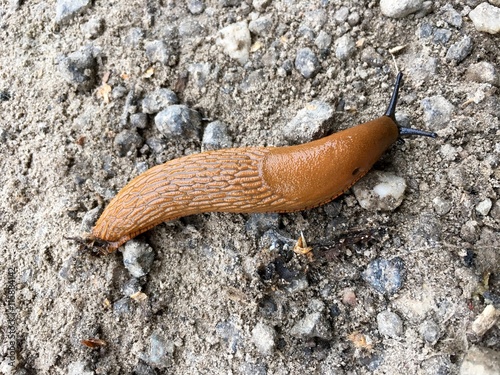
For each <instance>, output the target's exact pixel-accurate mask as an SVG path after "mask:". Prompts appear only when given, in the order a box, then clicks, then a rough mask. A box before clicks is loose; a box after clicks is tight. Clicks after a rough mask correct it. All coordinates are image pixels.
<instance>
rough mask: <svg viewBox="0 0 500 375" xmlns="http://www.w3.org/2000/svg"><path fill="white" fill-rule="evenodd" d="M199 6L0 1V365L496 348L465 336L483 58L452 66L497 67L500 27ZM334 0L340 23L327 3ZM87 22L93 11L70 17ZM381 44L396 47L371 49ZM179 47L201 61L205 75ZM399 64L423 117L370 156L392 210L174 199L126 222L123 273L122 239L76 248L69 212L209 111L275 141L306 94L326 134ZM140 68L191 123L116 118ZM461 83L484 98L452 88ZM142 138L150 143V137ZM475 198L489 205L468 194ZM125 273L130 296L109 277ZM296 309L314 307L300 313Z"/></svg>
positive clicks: (492, 151)
mask: <svg viewBox="0 0 500 375" xmlns="http://www.w3.org/2000/svg"><path fill="white" fill-rule="evenodd" d="M194 3H195V2H191V3H190V4H191V6H192V10H193V9H196V7H195V6H194V5H193V4H194ZM262 3H265V2H262V1H257V2H254V4H262ZM204 4H205V8H204V10H202V11H201V13H199V14H193V13H192V10H191V11H189V10H188V8H187V6H186V4H185V3H184V2H174V1H163V2H156V1H127V2H125V1H123V2H102V1H95V2H94V3H93V4H91V5H89V6H88V7H87V8H85V9H83V10H82V11H81V12H79V13H77V14H75V15H74V16H73V17H72V18H69V19H67V20H64V21H63V22H60V23H56V18H55V17H56V16H55V15H56V4H55V2H54V1H50V2H41V1H26V2H24V3H16V2H7V1H6V0H4V1H2V2H1V5H0V29H1V33H0V43H1V44H0V98H1V99H0V111H1V116H0V157H1V160H0V162H1V163H0V165H1V171H2V173H1V176H0V187H1V189H0V249H1V253H2V259H3V262H2V266H1V273H0V274H1V280H2V285H5V286H6V289H5V294H4V296H5V298H2V309H1V310H0V317H1V319H2V326H7V325H8V324H9V322H10V323H12V316H15V324H14V326H15V335H11V334H7V331H5V330H4V331H3V332H2V334H1V335H3V336H1V337H2V346H1V348H2V349H1V352H0V354H1V357H0V371H1V372H3V373H12V374H68V373H70V374H131V373H136V374H155V373H157V374H160V373H172V374H266V373H267V374H303V373H311V374H368V373H374V374H399V373H406V374H457V373H458V371H459V368H460V365H461V363H462V360H463V358H464V356H465V354H466V353H467V351H468V349H469V347H470V346H471V345H472V344H475V345H478V346H480V347H485V348H490V349H494V350H499V348H500V341H499V340H500V332H499V327H498V325H496V326H494V327H493V328H491V329H490V330H488V331H487V332H486V333H485V334H484V335H483V336H482V337H472V336H471V335H470V334H469V332H470V327H471V323H472V322H473V321H474V319H476V317H477V316H478V314H479V313H481V312H482V311H483V309H484V308H485V306H486V304H487V303H491V300H495V298H496V303H497V304H498V298H499V296H500V273H499V272H500V269H499V264H500V263H499V234H498V230H499V227H500V207H499V203H498V199H499V194H500V190H499V189H500V184H499V176H500V173H499V169H498V166H499V163H500V137H499V135H500V130H499V114H500V103H499V98H498V90H497V87H496V86H495V85H496V84H498V75H497V82H496V83H494V84H493V85H492V84H486V86H484V83H477V82H475V80H474V78H471V76H470V75H468V74H467V71H468V69H469V67H470V66H472V65H473V64H476V63H478V62H480V61H486V62H489V63H490V64H492V65H493V66H496V67H497V68H498V63H499V54H498V46H499V39H498V35H497V36H495V35H490V34H487V33H481V32H478V31H476V30H475V29H474V26H473V24H472V23H471V21H470V20H469V19H468V18H467V16H466V14H467V10H468V9H470V8H473V7H474V6H475V5H477V3H476V2H474V1H471V2H470V3H468V4H467V5H465V4H463V3H461V2H452V3H450V4H451V5H452V6H453V7H454V8H455V10H456V11H458V12H459V13H461V12H462V14H463V17H462V19H463V24H462V25H461V26H459V27H453V26H450V25H448V24H447V23H446V22H445V21H444V20H443V19H444V16H443V12H442V11H440V9H441V7H442V6H444V5H445V4H446V3H445V2H434V3H433V8H432V9H430V10H429V12H428V13H427V14H425V12H424V13H422V14H420V16H418V17H416V16H415V15H410V16H407V17H404V18H402V19H389V18H386V17H384V16H383V15H382V14H381V12H380V9H379V6H378V2H367V1H349V2H338V3H336V2H329V1H322V2H319V1H318V2H314V3H310V2H307V1H297V2H293V1H281V2H269V5H267V6H263V10H260V11H257V10H256V9H255V7H256V6H257V5H255V6H254V5H252V4H251V3H250V2H247V3H245V2H240V1H215V0H210V1H205V2H204ZM231 4H235V5H231ZM195 5H196V4H195ZM225 5H228V6H225ZM341 6H343V7H346V8H347V9H348V11H349V12H348V13H349V14H350V15H352V14H354V13H357V14H358V15H359V19H358V21H357V22H356V20H355V19H354V20H353V19H350V20H349V22H351V23H352V25H351V24H350V23H349V22H348V21H346V20H345V18H344V19H342V17H341V14H339V13H341V12H339V10H340V8H341ZM264 15H265V16H269V17H270V19H271V20H272V24H271V26H270V27H268V29H266V30H265V31H263V32H261V34H260V35H258V34H256V33H255V32H252V34H251V38H252V39H251V44H252V47H251V48H250V55H249V59H248V61H247V62H246V63H245V64H244V65H242V64H241V63H240V62H238V61H236V60H234V59H232V58H230V57H229V56H228V55H227V54H226V53H225V52H224V50H223V48H222V47H220V46H218V45H216V38H217V33H218V31H219V30H220V29H222V28H223V27H225V26H228V25H230V24H232V23H235V22H239V21H250V20H253V19H256V18H258V17H260V16H264ZM336 18H337V20H336ZM89 22H90V24H89ZM423 24H428V25H430V26H431V27H432V28H433V29H434V30H436V29H440V28H441V29H445V30H448V31H449V37H450V39H449V41H447V42H445V43H436V42H433V40H432V36H431V37H430V38H429V37H422V27H423V26H422V25H423ZM92 25H100V26H99V27H97V28H94V29H97V31H96V30H94V31H90V32H89V31H88V30H89V29H90V26H92ZM193 25H194V26H193ZM186 30H187V31H186ZM321 31H323V32H324V33H326V34H327V35H329V36H331V37H332V42H331V44H330V45H328V46H327V48H319V47H318V45H317V43H315V40H316V38H317V37H318V35H319V34H320V32H321ZM141 32H142V35H143V36H142V37H137V38H135V37H133V35H136V34H134V33H139V34H141ZM139 34H137V35H139ZM345 34H348V35H350V36H351V37H352V39H353V40H354V41H355V42H356V43H357V45H356V47H355V50H354V51H353V53H352V54H351V55H350V56H349V57H348V58H346V59H343V60H341V59H339V58H337V57H336V55H335V50H336V47H335V42H336V40H338V39H339V38H340V37H341V36H342V35H345ZM131 35H132V36H131ZM464 35H467V36H469V37H470V38H471V40H472V43H473V49H472V51H471V52H470V53H469V54H468V55H467V57H465V59H463V61H461V62H459V63H456V62H452V61H449V60H447V58H446V53H447V50H448V48H449V47H450V46H451V45H453V44H454V43H456V42H459V41H460V40H461V39H462V38H463V36H464ZM154 40H163V41H165V43H166V45H167V47H168V49H169V51H171V54H170V55H169V59H168V61H164V62H154V61H151V59H152V58H151V56H149V57H148V56H147V54H146V46H147V44H148V42H150V41H154ZM397 46H403V47H404V48H402V49H401V50H400V51H398V52H395V53H394V55H391V54H390V53H389V50H390V49H391V48H394V47H397ZM305 47H309V48H311V50H312V51H313V52H314V53H315V55H316V56H317V58H318V61H319V65H320V66H319V67H318V72H317V74H315V75H314V76H313V77H311V78H304V77H303V76H302V75H301V74H300V73H299V71H298V70H297V69H296V68H295V66H294V64H295V63H294V61H295V56H296V54H297V51H298V50H299V49H301V48H305ZM372 48H373V49H374V50H373V49H372ZM78 51H90V52H89V54H90V55H91V57H90V60H92V63H91V64H90V65H89V67H87V68H86V70H84V74H85V77H87V78H88V77H90V78H91V79H90V80H87V79H86V78H85V79H84V81H82V82H78V79H77V78H75V76H71V77H69V78H68V77H67V72H68V71H70V72H72V74H76V73H75V72H74V71H72V70H71V69H72V68H71V67H70V68H69V69H66V76H65V73H64V61H65V60H64V59H65V58H67V57H68V56H70V55H71V54H72V53H74V52H78ZM374 58H377V59H378V58H380V61H374V60H373V59H374ZM153 60H154V59H153ZM194 63H206V64H208V66H209V68H208V74H207V76H206V77H204V79H203V82H200V76H199V75H196V74H193V70H192V65H193V64H194ZM396 66H397V67H396ZM429 66H430V67H431V68H430V72H429V71H427V70H426V69H427V68H426V67H429ZM190 69H191V73H190ZM397 69H399V70H401V71H402V72H404V73H405V83H404V86H403V88H402V93H401V99H400V101H399V107H398V114H399V115H402V114H404V115H406V117H407V119H409V121H410V124H411V125H412V126H413V127H415V128H420V129H426V130H431V131H436V132H437V133H438V135H439V137H438V138H437V139H430V138H412V139H408V140H407V141H406V142H405V143H404V144H395V145H394V146H393V147H392V148H391V149H390V150H389V151H388V152H387V153H386V154H385V155H384V156H383V158H382V159H381V160H380V161H379V162H378V163H377V164H376V165H375V168H376V169H378V170H382V171H387V172H392V173H394V174H395V175H397V176H400V177H403V178H404V179H405V180H406V184H407V188H406V192H405V196H404V200H403V203H402V204H401V205H400V206H399V207H398V208H397V209H395V210H393V211H390V212H377V211H375V210H373V211H367V210H365V209H363V208H361V207H360V206H359V204H358V203H357V201H356V198H355V196H354V195H353V194H352V193H349V192H348V193H347V194H345V195H344V196H342V197H340V198H339V199H337V200H335V201H334V202H331V203H329V204H327V205H325V206H322V207H319V208H316V209H312V210H308V211H303V212H298V213H290V214H279V215H278V214H275V215H264V216H255V215H243V214H222V213H210V214H200V215H196V216H190V217H186V218H182V219H179V220H175V221H172V222H168V223H165V224H161V225H159V226H157V227H156V228H154V229H152V230H150V231H148V232H147V233H145V234H144V235H141V236H140V237H139V238H138V241H140V242H142V243H148V244H149V245H150V246H151V247H152V248H153V250H154V254H155V260H154V263H153V266H152V268H151V270H150V271H149V273H148V274H147V275H146V276H143V277H142V278H140V280H138V281H137V280H132V281H131V278H132V276H131V275H130V274H129V272H128V271H127V269H126V268H125V266H124V264H123V259H122V253H121V251H118V252H116V253H113V254H111V255H107V256H102V257H95V256H92V255H89V254H88V253H85V252H82V251H81V248H80V246H79V245H78V244H77V243H75V242H74V241H71V240H67V239H65V238H64V237H65V236H82V235H83V232H84V231H85V230H88V229H89V228H85V227H82V220H83V218H84V216H85V214H86V213H88V212H89V211H90V210H92V209H94V208H96V207H100V208H101V209H102V208H104V207H105V206H106V204H107V203H108V202H109V200H110V199H111V198H112V197H113V196H114V195H115V194H116V193H117V192H118V190H119V189H121V188H122V187H123V186H125V184H126V183H127V182H128V181H130V179H131V178H132V177H133V176H136V175H138V174H139V173H140V172H141V171H143V170H144V168H145V167H152V166H154V165H156V164H160V163H163V162H165V161H167V160H170V159H172V158H176V157H180V156H183V155H188V154H192V153H197V152H200V151H201V135H202V134H203V129H204V127H205V126H206V125H207V123H208V122H210V121H213V120H221V121H222V122H224V123H225V124H226V125H227V128H228V132H229V134H230V136H231V137H232V140H233V146H234V147H240V146H280V145H284V144H286V143H287V141H285V139H284V137H283V135H282V129H283V127H284V126H285V125H286V124H287V123H288V122H289V121H290V120H291V119H292V118H293V117H294V116H295V115H296V113H297V112H298V111H299V110H300V109H302V108H303V107H304V106H305V105H306V104H307V103H308V102H310V101H311V100H313V99H318V100H322V101H324V102H327V103H329V104H330V105H331V106H332V107H333V108H334V109H335V113H334V121H333V122H332V123H331V124H330V127H329V129H328V132H333V131H336V130H339V129H343V128H347V127H351V126H353V125H355V124H359V123H362V122H365V121H368V120H371V119H374V118H377V117H379V116H380V115H381V114H382V113H383V112H384V111H385V109H386V106H387V103H388V100H389V96H390V93H391V90H392V86H393V83H394V79H395V76H396V73H397ZM497 74H498V73H497ZM103 82H104V83H105V84H104V83H103ZM481 85H483V86H481ZM160 87H165V88H169V89H171V90H173V91H174V92H175V93H176V94H177V96H178V98H179V103H180V104H185V105H187V106H189V107H190V108H192V109H195V110H197V111H198V112H199V113H200V114H201V115H202V117H203V123H202V128H201V130H200V132H199V134H194V135H190V136H181V137H169V138H166V137H164V136H163V135H162V134H160V133H159V132H158V129H157V128H156V127H155V123H154V115H148V123H147V126H146V127H145V128H144V129H133V127H132V126H131V124H130V120H128V119H129V118H130V115H131V114H133V113H140V112H141V111H142V106H141V105H142V104H141V101H142V99H143V98H144V97H145V95H147V94H148V93H151V92H153V91H154V90H156V89H158V88H160ZM108 88H109V89H111V92H110V93H109V94H107V92H106V90H107V89H108ZM478 90H480V91H481V90H482V91H481V93H483V94H484V95H480V97H479V99H477V97H475V98H476V99H477V100H475V101H474V100H468V99H469V98H471V97H474V94H475V93H477V92H478ZM436 95H440V96H442V97H444V98H445V99H446V100H447V101H448V102H449V103H451V104H452V106H453V111H452V113H451V115H450V119H449V121H446V123H444V124H441V125H439V126H437V125H436V126H435V127H434V128H433V127H432V126H433V125H432V124H433V123H432V122H431V121H426V120H425V116H424V111H425V108H424V107H423V106H422V104H421V103H422V100H424V99H425V98H429V97H433V96H436ZM107 99H109V100H107ZM123 130H130V131H133V132H134V133H135V134H138V135H139V136H140V138H139V139H138V140H137V141H136V143H135V145H136V146H137V147H136V146H134V147H133V148H132V149H131V150H130V151H129V152H125V154H124V155H123V156H121V153H120V149H119V148H118V147H117V146H116V144H115V139H116V136H117V134H119V133H120V132H122V131H123ZM152 139H153V140H160V141H162V142H164V146H165V147H164V148H163V149H160V150H159V151H158V150H157V149H153V147H151V146H150V144H153V143H151V140H152ZM143 141H145V143H144V142H143ZM148 141H149V142H148ZM144 144H146V145H149V146H147V147H145V146H144ZM485 201H486V206H488V204H489V203H488V202H490V203H491V204H492V208H491V209H488V210H485V209H483V208H482V207H483V206H479V208H480V209H479V210H478V209H477V208H478V205H479V204H480V203H481V202H485ZM443 206H444V208H443ZM95 218H97V217H95ZM95 218H94V219H95ZM301 232H303V233H304V235H305V237H306V239H307V240H308V241H309V242H310V243H315V244H321V246H320V245H316V246H315V248H314V252H313V256H304V255H298V254H295V253H293V252H292V251H291V249H290V247H287V244H289V243H290V244H293V242H294V241H295V240H296V239H297V238H298V237H299V235H300V233H301ZM339 234H343V237H342V238H341V239H339ZM280 236H282V237H280ZM276 238H281V241H278V240H276ZM396 257H398V258H400V259H401V260H402V264H403V265H404V277H403V282H402V286H401V288H400V289H398V290H397V292H396V293H394V294H392V295H390V294H387V293H386V294H381V293H380V292H378V291H377V290H375V289H374V288H373V287H372V286H371V285H370V284H369V283H368V282H367V281H365V280H364V279H363V277H362V273H363V272H364V271H365V270H366V269H367V267H369V264H370V262H372V261H374V260H375V259H378V258H382V259H388V260H392V259H394V258H396ZM487 275H489V279H488V278H487V277H485V276H487ZM134 282H136V283H138V284H140V289H141V291H142V293H144V294H145V296H146V297H147V298H146V299H145V300H142V301H140V300H139V301H138V300H134V299H131V298H130V297H129V295H127V292H126V291H124V290H125V286H126V285H128V284H130V283H134ZM9 285H10V286H12V285H15V287H14V288H10V289H9V288H8V286H9ZM12 290H13V291H14V292H13V293H14V295H15V304H13V303H10V302H9V301H12V299H11V295H12V294H9V293H10V292H9V291H12ZM486 291H487V292H488V294H487V295H488V296H489V298H490V300H488V301H489V302H487V301H486V300H485V292H486ZM9 298H10V299H9ZM497 307H498V306H497ZM7 312H11V313H12V312H14V315H12V314H7ZM381 312H393V313H395V314H396V315H397V317H399V319H400V322H399V323H402V327H399V323H397V324H393V325H392V326H391V327H392V329H393V330H395V333H390V332H389V333H388V334H387V333H386V334H384V333H383V332H380V331H381V325H380V323H379V322H378V320H377V317H378V316H379V313H381ZM9 317H10V318H9ZM318 317H319V318H318ZM309 318H311V319H313V320H314V318H318V319H317V320H315V321H314V324H315V326H314V327H313V329H311V330H309V331H307V327H305V328H304V325H307V324H306V323H304V322H305V320H307V319H309ZM9 319H10V320H9ZM11 325H12V324H11ZM429 325H430V326H432V327H434V331H433V332H434V333H435V337H434V338H430V339H429V338H426V336H425V332H427V333H429V332H431V331H432V330H430V331H429V329H426V328H425V327H429ZM9 327H10V325H9ZM262 327H264V328H262ZM301 327H302V329H303V331H301ZM398 327H399V329H397V328H398ZM304 330H305V331H307V332H305V331H304ZM9 332H10V331H9ZM259 332H260V333H261V334H259ZM262 332H264V334H262ZM431 333H432V332H431ZM88 339H100V340H103V341H104V342H105V343H106V345H105V346H100V345H99V344H97V347H96V348H89V347H87V346H85V345H83V344H82V340H88ZM12 340H14V341H15V366H14V367H11V366H10V365H9V363H10V362H11V360H12V355H11V354H12V351H10V350H9V348H10V347H11V346H12V345H11V341H12Z"/></svg>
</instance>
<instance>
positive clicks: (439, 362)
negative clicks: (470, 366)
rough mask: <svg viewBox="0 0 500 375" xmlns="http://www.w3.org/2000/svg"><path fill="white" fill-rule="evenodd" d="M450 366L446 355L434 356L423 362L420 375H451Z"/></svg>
mask: <svg viewBox="0 0 500 375" xmlns="http://www.w3.org/2000/svg"><path fill="white" fill-rule="evenodd" d="M453 367H454V366H453V365H452V363H451V361H450V358H449V356H447V355H436V356H432V357H430V358H428V359H426V360H424V361H422V364H421V365H420V369H421V372H419V374H420V375H451V374H454V373H455V372H452V370H451V369H452V368H453Z"/></svg>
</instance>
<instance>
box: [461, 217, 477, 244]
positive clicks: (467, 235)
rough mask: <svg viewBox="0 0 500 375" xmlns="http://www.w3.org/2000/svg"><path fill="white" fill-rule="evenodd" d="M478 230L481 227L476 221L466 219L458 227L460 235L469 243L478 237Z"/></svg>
mask: <svg viewBox="0 0 500 375" xmlns="http://www.w3.org/2000/svg"><path fill="white" fill-rule="evenodd" d="M480 231H481V228H480V227H479V223H478V222H477V221H475V220H468V221H467V222H465V224H464V225H462V227H461V228H460V237H461V238H462V239H463V240H465V241H467V242H469V243H475V242H476V241H477V240H478V239H479V234H480Z"/></svg>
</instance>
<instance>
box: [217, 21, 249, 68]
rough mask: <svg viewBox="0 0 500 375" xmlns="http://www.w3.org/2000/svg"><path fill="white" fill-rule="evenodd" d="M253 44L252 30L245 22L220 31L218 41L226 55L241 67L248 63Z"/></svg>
mask: <svg viewBox="0 0 500 375" xmlns="http://www.w3.org/2000/svg"><path fill="white" fill-rule="evenodd" d="M251 42H252V40H251V38H250V30H248V25H247V23H246V22H245V21H242V22H237V23H233V24H231V25H229V26H226V27H224V28H223V29H221V30H219V35H218V36H217V40H216V43H217V45H218V46H220V47H222V48H223V50H224V53H225V54H226V55H228V56H229V57H231V58H232V59H235V60H237V61H238V62H239V63H240V64H241V65H244V64H245V63H246V62H247V61H248V58H249V54H250V52H249V51H250V44H251Z"/></svg>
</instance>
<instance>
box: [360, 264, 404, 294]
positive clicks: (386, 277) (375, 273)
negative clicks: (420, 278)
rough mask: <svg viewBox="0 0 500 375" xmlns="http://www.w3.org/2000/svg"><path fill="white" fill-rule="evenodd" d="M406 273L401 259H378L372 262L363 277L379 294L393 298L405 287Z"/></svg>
mask: <svg viewBox="0 0 500 375" xmlns="http://www.w3.org/2000/svg"><path fill="white" fill-rule="evenodd" d="M405 272H406V270H405V265H404V262H403V260H402V259H401V258H399V257H396V258H393V259H390V260H387V259H383V258H378V259H375V260H374V261H372V262H370V264H369V265H368V267H367V269H366V270H365V271H364V272H363V273H362V277H363V280H365V281H366V282H367V283H368V284H370V286H371V287H372V288H373V289H375V290H376V291H377V292H379V293H382V294H386V295H388V296H391V295H393V294H394V293H396V292H397V291H398V290H399V289H401V287H402V286H403V279H404V275H405Z"/></svg>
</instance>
